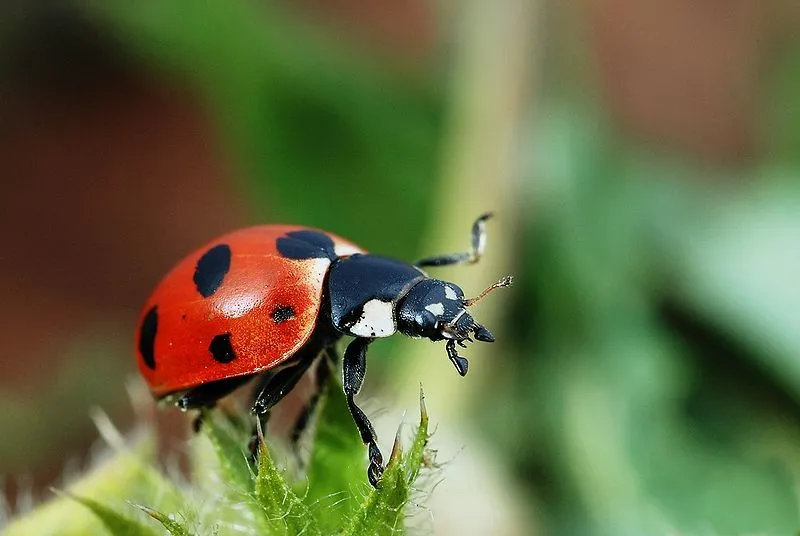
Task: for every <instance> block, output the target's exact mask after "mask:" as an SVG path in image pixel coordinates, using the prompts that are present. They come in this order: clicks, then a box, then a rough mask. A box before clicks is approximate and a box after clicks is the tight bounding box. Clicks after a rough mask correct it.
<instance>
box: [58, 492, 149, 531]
mask: <svg viewBox="0 0 800 536" xmlns="http://www.w3.org/2000/svg"><path fill="white" fill-rule="evenodd" d="M59 493H60V494H63V495H64V496H65V497H68V498H70V499H72V500H73V501H75V502H77V503H79V504H82V505H83V506H85V507H86V508H88V509H89V510H91V511H92V512H93V513H94V514H95V515H96V516H97V517H98V518H99V519H100V521H102V522H103V525H105V527H106V528H107V529H108V531H109V532H110V533H111V534H113V535H114V536H158V532H156V531H155V530H154V529H153V528H151V527H149V526H147V525H145V524H144V523H142V522H141V521H137V520H136V519H133V518H132V517H129V516H127V515H125V514H122V513H121V512H118V511H117V510H115V509H113V508H110V507H108V506H106V505H104V504H102V503H101V502H99V501H95V500H94V499H88V498H86V497H80V496H78V495H74V494H71V493H65V492H59Z"/></svg>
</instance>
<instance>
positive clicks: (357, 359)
mask: <svg viewBox="0 0 800 536" xmlns="http://www.w3.org/2000/svg"><path fill="white" fill-rule="evenodd" d="M372 341H373V339H369V338H358V339H355V340H354V341H353V342H351V343H350V344H349V345H347V349H346V350H345V352H344V394H345V396H346V397H347V405H348V407H349V408H350V413H351V415H352V416H353V420H354V421H355V423H356V427H357V428H358V432H359V433H360V434H361V441H363V442H364V444H365V445H367V447H368V448H369V468H368V469H367V476H368V477H369V483H370V484H372V486H373V487H375V488H377V487H378V484H379V483H380V480H381V475H383V456H382V455H381V451H380V449H379V448H378V443H377V441H378V436H377V435H376V434H375V429H374V428H373V427H372V423H370V422H369V419H368V418H367V416H366V414H365V413H364V412H363V411H362V410H361V408H359V407H358V406H357V405H356V403H355V401H354V400H353V398H354V397H355V395H357V394H358V392H359V391H361V386H362V385H363V384H364V376H365V375H366V372H367V347H368V346H369V344H370V343H371V342H372Z"/></svg>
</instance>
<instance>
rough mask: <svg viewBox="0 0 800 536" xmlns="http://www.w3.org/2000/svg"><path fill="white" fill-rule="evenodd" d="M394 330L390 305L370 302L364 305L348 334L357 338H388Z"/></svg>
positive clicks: (388, 303)
mask: <svg viewBox="0 0 800 536" xmlns="http://www.w3.org/2000/svg"><path fill="white" fill-rule="evenodd" d="M395 330H396V328H395V325H394V310H393V307H392V303H391V302H385V301H381V300H370V301H368V302H367V303H365V304H364V309H363V310H362V313H361V318H359V319H358V322H356V323H355V324H354V325H353V327H352V328H350V333H352V334H353V335H355V336H357V337H388V336H389V335H391V334H393V333H394V332H395Z"/></svg>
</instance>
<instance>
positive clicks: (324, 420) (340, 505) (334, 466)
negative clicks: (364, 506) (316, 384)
mask: <svg viewBox="0 0 800 536" xmlns="http://www.w3.org/2000/svg"><path fill="white" fill-rule="evenodd" d="M319 405H320V413H319V416H318V417H317V424H316V430H315V437H316V439H315V444H314V448H313V449H312V450H311V458H310V460H309V462H308V491H307V493H306V496H305V502H306V504H308V505H309V506H310V507H313V508H314V509H315V511H316V512H317V519H318V521H319V525H320V528H321V529H322V531H323V532H325V533H328V534H330V533H333V532H335V531H337V530H339V529H340V528H341V520H342V519H348V518H350V517H351V516H352V513H353V511H354V510H355V509H356V508H357V507H358V506H359V504H358V503H359V494H358V493H357V490H360V489H366V487H367V486H368V484H367V482H366V474H367V469H366V464H365V459H366V456H365V450H364V445H363V444H362V443H361V437H360V436H359V434H358V430H357V429H356V427H355V424H354V423H353V419H352V417H351V416H350V410H349V409H348V407H347V400H346V398H345V396H344V391H343V389H342V385H341V382H340V381H339V380H338V378H337V379H335V380H333V381H331V382H330V385H329V386H328V387H327V389H326V392H325V394H324V395H323V398H322V399H321V400H320V402H319Z"/></svg>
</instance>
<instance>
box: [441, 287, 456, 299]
mask: <svg viewBox="0 0 800 536" xmlns="http://www.w3.org/2000/svg"><path fill="white" fill-rule="evenodd" d="M444 295H445V297H446V298H447V299H448V300H457V299H458V294H456V291H455V290H453V287H451V286H450V285H445V286H444Z"/></svg>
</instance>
